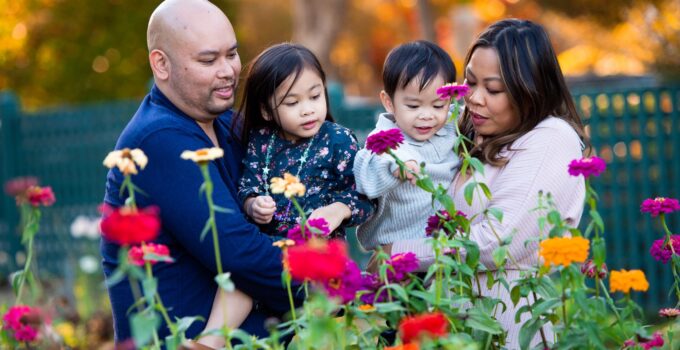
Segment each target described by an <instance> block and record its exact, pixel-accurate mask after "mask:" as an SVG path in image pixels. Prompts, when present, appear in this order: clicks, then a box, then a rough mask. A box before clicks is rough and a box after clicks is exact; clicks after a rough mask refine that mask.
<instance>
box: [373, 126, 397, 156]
mask: <svg viewBox="0 0 680 350" xmlns="http://www.w3.org/2000/svg"><path fill="white" fill-rule="evenodd" d="M402 142H404V135H403V134H402V133H401V130H399V129H398V128H394V129H389V130H382V131H378V132H377V133H375V134H373V135H371V136H369V137H368V138H367V139H366V149H367V150H369V151H371V152H373V153H375V154H383V153H385V152H387V151H388V150H390V149H391V150H395V149H397V148H398V147H399V145H400V144H401V143H402Z"/></svg>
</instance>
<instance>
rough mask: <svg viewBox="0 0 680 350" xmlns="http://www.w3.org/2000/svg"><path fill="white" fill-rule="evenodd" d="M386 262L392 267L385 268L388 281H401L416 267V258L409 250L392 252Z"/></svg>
mask: <svg viewBox="0 0 680 350" xmlns="http://www.w3.org/2000/svg"><path fill="white" fill-rule="evenodd" d="M386 263H387V264H388V265H390V266H391V267H392V268H389V269H387V280H388V281H389V282H400V281H403V280H404V278H406V275H407V274H409V273H411V272H413V271H415V270H416V269H417V268H418V258H416V255H415V254H413V253H411V252H408V253H399V254H394V255H392V256H391V257H390V260H388V261H386Z"/></svg>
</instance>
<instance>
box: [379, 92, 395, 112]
mask: <svg viewBox="0 0 680 350" xmlns="http://www.w3.org/2000/svg"><path fill="white" fill-rule="evenodd" d="M380 102H382V105H383V107H385V110H386V111H387V112H388V113H392V114H394V104H393V103H392V98H391V97H390V95H388V94H387V92H385V90H382V91H380Z"/></svg>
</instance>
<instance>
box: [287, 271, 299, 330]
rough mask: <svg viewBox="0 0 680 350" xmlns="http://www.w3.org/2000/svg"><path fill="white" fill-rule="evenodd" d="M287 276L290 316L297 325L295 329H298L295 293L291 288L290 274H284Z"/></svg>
mask: <svg viewBox="0 0 680 350" xmlns="http://www.w3.org/2000/svg"><path fill="white" fill-rule="evenodd" d="M284 273H285V274H286V276H285V280H286V289H287V291H288V302H289V303H290V314H291V316H292V317H293V323H294V324H295V329H297V322H296V321H297V317H296V316H295V303H294V302H293V291H292V289H291V286H290V273H289V272H288V271H285V272H284Z"/></svg>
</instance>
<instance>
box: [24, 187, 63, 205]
mask: <svg viewBox="0 0 680 350" xmlns="http://www.w3.org/2000/svg"><path fill="white" fill-rule="evenodd" d="M26 198H27V200H28V203H30V204H31V205H32V206H34V207H39V206H44V207H49V206H51V205H52V204H54V202H55V201H56V199H55V197H54V192H52V187H50V186H47V187H40V186H32V187H30V188H29V189H28V190H26Z"/></svg>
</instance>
